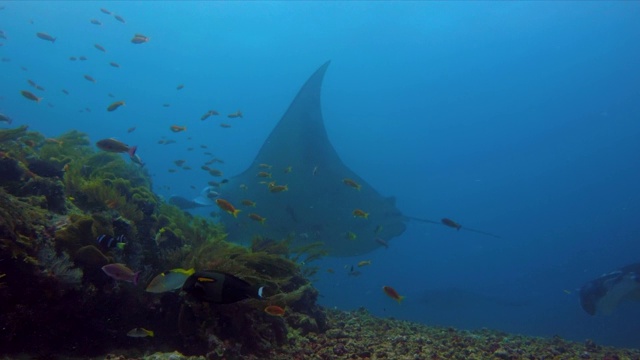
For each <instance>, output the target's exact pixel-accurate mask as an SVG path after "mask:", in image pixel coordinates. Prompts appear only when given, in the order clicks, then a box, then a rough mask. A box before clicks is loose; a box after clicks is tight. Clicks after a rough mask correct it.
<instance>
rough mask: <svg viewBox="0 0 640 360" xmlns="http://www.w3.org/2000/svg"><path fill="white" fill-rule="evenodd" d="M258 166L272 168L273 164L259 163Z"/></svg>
mask: <svg viewBox="0 0 640 360" xmlns="http://www.w3.org/2000/svg"><path fill="white" fill-rule="evenodd" d="M258 166H259V167H261V168H263V169H271V165H269V164H259V165H258Z"/></svg>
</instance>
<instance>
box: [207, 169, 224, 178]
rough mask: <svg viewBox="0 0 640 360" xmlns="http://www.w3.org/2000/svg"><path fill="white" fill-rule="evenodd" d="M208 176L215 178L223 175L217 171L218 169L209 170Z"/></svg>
mask: <svg viewBox="0 0 640 360" xmlns="http://www.w3.org/2000/svg"><path fill="white" fill-rule="evenodd" d="M209 174H210V175H211V176H216V177H220V176H222V175H223V173H222V171H220V170H218V169H209Z"/></svg>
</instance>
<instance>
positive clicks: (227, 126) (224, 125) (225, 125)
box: [220, 123, 231, 129]
mask: <svg viewBox="0 0 640 360" xmlns="http://www.w3.org/2000/svg"><path fill="white" fill-rule="evenodd" d="M220 127H222V128H225V129H228V128H230V127H231V125H229V124H225V123H222V124H220Z"/></svg>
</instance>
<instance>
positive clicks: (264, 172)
mask: <svg viewBox="0 0 640 360" xmlns="http://www.w3.org/2000/svg"><path fill="white" fill-rule="evenodd" d="M257 176H258V177H261V178H271V173H268V172H266V171H260V172H259V173H258V175H257Z"/></svg>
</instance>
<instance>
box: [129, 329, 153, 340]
mask: <svg viewBox="0 0 640 360" xmlns="http://www.w3.org/2000/svg"><path fill="white" fill-rule="evenodd" d="M127 336H129V337H134V338H143V337H147V336H150V337H153V331H151V330H147V329H145V328H135V329H131V330H129V332H128V333H127Z"/></svg>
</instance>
